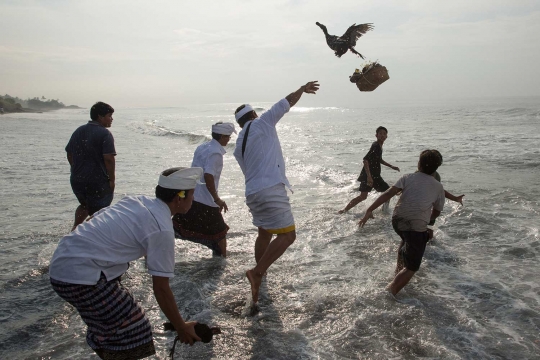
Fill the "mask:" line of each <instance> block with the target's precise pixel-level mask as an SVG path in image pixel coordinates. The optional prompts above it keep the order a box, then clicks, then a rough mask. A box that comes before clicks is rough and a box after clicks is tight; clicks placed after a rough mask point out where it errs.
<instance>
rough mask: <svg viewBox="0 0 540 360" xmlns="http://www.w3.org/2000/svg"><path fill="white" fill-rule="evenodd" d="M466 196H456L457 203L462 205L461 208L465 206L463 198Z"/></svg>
mask: <svg viewBox="0 0 540 360" xmlns="http://www.w3.org/2000/svg"><path fill="white" fill-rule="evenodd" d="M464 196H465V195H459V196H456V200H455V201H456V202H458V203H460V204H461V206H463V197H464Z"/></svg>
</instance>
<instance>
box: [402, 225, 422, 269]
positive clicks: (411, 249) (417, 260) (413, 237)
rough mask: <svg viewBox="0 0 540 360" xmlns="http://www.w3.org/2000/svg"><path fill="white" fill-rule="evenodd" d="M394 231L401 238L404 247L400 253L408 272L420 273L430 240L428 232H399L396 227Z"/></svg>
mask: <svg viewBox="0 0 540 360" xmlns="http://www.w3.org/2000/svg"><path fill="white" fill-rule="evenodd" d="M394 230H395V231H396V233H397V234H398V235H399V237H401V241H402V245H401V246H400V247H399V250H398V252H399V255H400V257H401V258H402V259H403V265H404V266H405V267H406V268H407V269H408V270H411V271H418V269H420V264H421V263H422V257H423V256H424V252H425V251H426V244H427V242H428V240H429V239H428V233H427V231H424V232H418V231H399V230H397V229H396V228H395V227H394Z"/></svg>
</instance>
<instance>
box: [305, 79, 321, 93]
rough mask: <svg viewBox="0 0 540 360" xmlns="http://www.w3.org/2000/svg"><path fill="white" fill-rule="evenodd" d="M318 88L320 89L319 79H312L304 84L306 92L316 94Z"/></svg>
mask: <svg viewBox="0 0 540 360" xmlns="http://www.w3.org/2000/svg"><path fill="white" fill-rule="evenodd" d="M317 90H319V83H318V81H317V80H315V81H310V82H308V83H307V84H306V85H304V92H305V93H307V94H315V92H316V91H317Z"/></svg>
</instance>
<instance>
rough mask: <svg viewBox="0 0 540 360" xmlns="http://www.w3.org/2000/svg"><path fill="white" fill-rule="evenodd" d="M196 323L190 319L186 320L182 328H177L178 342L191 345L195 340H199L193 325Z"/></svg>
mask: <svg viewBox="0 0 540 360" xmlns="http://www.w3.org/2000/svg"><path fill="white" fill-rule="evenodd" d="M196 324H197V322H196V321H190V322H187V323H186V325H185V326H184V328H182V329H177V330H176V333H177V334H178V338H179V339H180V342H182V343H184V344H189V345H193V343H194V342H195V341H201V338H200V337H198V336H197V334H196V333H195V328H194V326H195V325H196Z"/></svg>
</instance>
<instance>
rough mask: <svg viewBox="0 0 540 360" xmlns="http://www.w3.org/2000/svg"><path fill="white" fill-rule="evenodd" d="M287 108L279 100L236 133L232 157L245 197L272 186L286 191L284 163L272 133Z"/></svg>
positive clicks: (286, 102)
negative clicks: (245, 140) (240, 175)
mask: <svg viewBox="0 0 540 360" xmlns="http://www.w3.org/2000/svg"><path fill="white" fill-rule="evenodd" d="M290 108H291V107H290V105H289V102H288V101H287V99H282V100H280V101H279V102H277V103H276V104H274V105H273V106H272V107H271V108H270V110H268V111H266V112H265V113H264V114H262V115H261V116H260V117H259V118H257V119H255V120H252V121H251V122H250V121H248V122H247V123H246V124H245V125H244V127H243V128H242V131H240V134H238V139H237V140H236V148H235V150H234V157H235V158H236V161H238V164H239V165H240V168H241V169H242V172H243V173H244V176H245V181H246V196H248V195H250V194H254V193H256V192H259V191H261V190H263V189H267V188H269V187H271V186H274V185H276V184H285V185H286V186H287V187H289V188H290V184H289V180H288V179H287V176H286V175H285V160H284V159H283V153H282V151H281V144H280V142H279V138H278V134H277V131H276V124H277V122H278V121H279V120H280V119H281V118H282V117H283V115H285V114H286V113H287V112H288V111H289V109H290ZM250 123H251V127H250V129H249V135H248V138H247V142H246V150H245V153H244V156H242V142H243V141H244V135H245V132H246V129H247V127H248V125H249V124H250Z"/></svg>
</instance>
